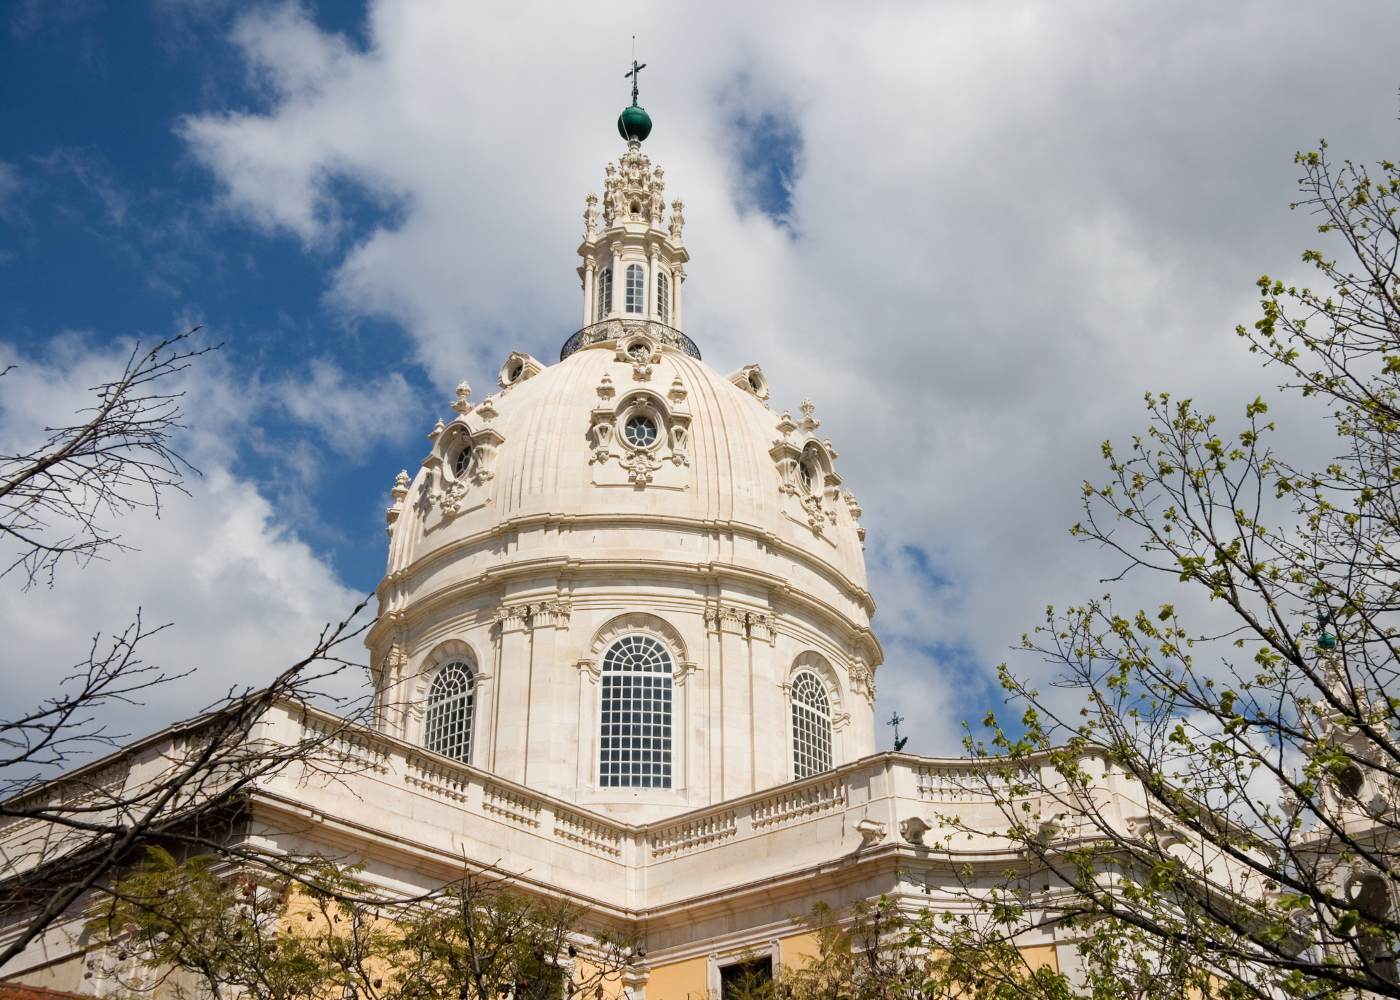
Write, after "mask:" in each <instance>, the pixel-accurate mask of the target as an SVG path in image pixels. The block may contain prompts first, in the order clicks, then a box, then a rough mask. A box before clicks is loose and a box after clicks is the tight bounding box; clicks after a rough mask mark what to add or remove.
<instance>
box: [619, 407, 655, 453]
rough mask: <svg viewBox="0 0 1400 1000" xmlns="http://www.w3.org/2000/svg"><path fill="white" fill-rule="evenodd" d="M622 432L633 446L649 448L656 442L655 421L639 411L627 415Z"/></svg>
mask: <svg viewBox="0 0 1400 1000" xmlns="http://www.w3.org/2000/svg"><path fill="white" fill-rule="evenodd" d="M622 434H623V436H624V437H625V438H627V443H628V444H630V445H631V446H632V447H633V448H650V447H651V446H652V445H654V444H655V443H656V421H655V420H653V419H651V417H648V416H646V415H644V414H640V413H639V414H637V415H636V416H634V417H628V418H627V423H626V424H624V425H623V427H622Z"/></svg>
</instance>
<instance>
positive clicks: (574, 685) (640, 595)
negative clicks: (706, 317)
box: [366, 106, 883, 822]
mask: <svg viewBox="0 0 1400 1000" xmlns="http://www.w3.org/2000/svg"><path fill="white" fill-rule="evenodd" d="M634 112H635V115H639V116H640V118H637V117H635V115H634V116H633V121H634V122H640V123H644V124H647V125H648V126H649V120H648V119H646V117H645V112H643V111H642V110H641V108H639V107H635V106H634V107H632V108H629V109H628V110H627V111H626V112H624V113H623V121H622V122H621V123H620V126H626V125H627V122H628V118H629V115H630V114H632V113H634ZM624 134H627V132H626V130H625V129H624ZM644 134H645V132H644V131H643V132H641V133H638V132H637V130H636V129H633V132H632V135H631V138H640V137H642V136H643V135H644ZM664 187H665V183H664V179H663V172H662V170H661V168H660V167H656V166H653V165H652V164H651V163H650V161H649V160H648V158H647V157H646V156H645V155H644V154H643V153H642V152H641V151H640V149H639V147H638V145H637V143H636V142H633V141H629V144H628V149H627V151H626V152H625V153H624V154H623V155H622V156H621V157H620V159H619V161H618V163H617V164H615V165H613V164H610V165H609V166H608V168H607V171H606V176H605V185H604V189H603V196H602V198H601V200H600V199H599V198H598V196H597V195H589V196H588V199H587V202H586V208H585V211H584V237H583V242H582V244H581V245H580V246H579V248H578V254H579V256H580V258H581V264H580V266H579V269H578V274H579V278H580V284H581V288H582V292H583V302H582V314H583V323H584V325H583V327H582V328H581V329H580V330H579V331H578V332H577V333H575V334H574V335H573V336H572V337H570V338H569V340H568V341H567V342H566V344H565V345H564V348H563V350H562V351H561V352H560V360H559V361H558V362H557V363H555V364H552V365H546V364H543V363H542V362H540V361H539V360H537V359H535V358H533V357H531V356H530V355H529V354H526V353H523V352H520V351H516V352H512V353H511V354H510V355H509V356H508V357H507V358H506V359H505V361H504V363H503V364H502V365H501V367H500V370H499V375H498V377H497V383H498V385H499V387H500V388H499V391H497V392H493V393H492V394H490V395H488V396H486V397H485V398H484V399H482V400H481V401H480V402H476V403H474V402H473V401H472V393H471V389H470V387H469V386H468V385H467V383H465V382H463V383H462V384H461V385H460V386H459V387H458V390H457V399H456V401H455V402H454V403H453V404H452V409H453V411H455V412H454V414H453V416H452V419H451V420H450V421H445V422H444V421H441V420H440V421H439V422H438V424H437V426H435V427H434V428H433V430H432V432H431V433H430V434H429V445H428V450H427V454H426V455H424V456H423V457H422V460H421V462H420V463H419V466H418V468H417V470H416V472H415V473H414V474H413V475H409V473H408V471H407V470H405V471H404V472H402V473H400V474H399V477H398V479H397V481H396V482H395V485H394V488H393V491H392V495H393V505H392V506H391V507H390V508H389V510H388V512H387V515H388V522H389V558H388V568H387V573H386V575H385V577H384V579H383V581H382V582H381V583H380V585H379V588H378V598H379V610H380V613H379V617H378V619H377V620H376V622H375V624H374V626H373V628H372V629H371V630H370V632H369V634H368V636H367V638H366V642H367V645H368V646H369V648H370V669H371V673H372V675H373V678H374V683H375V689H376V693H377V697H378V698H379V703H380V726H381V728H382V729H383V730H384V731H386V732H387V733H389V734H390V735H392V736H395V737H398V738H401V739H404V740H406V741H408V742H410V743H414V744H417V745H419V746H421V747H423V748H424V750H425V752H426V753H428V754H433V755H436V758H433V759H435V760H438V763H436V764H433V765H432V766H434V767H441V766H447V765H446V764H445V763H443V762H442V761H441V758H451V759H454V760H456V761H458V762H460V763H462V764H465V765H468V766H471V767H475V768H480V769H483V770H485V771H488V772H491V773H493V774H496V775H499V776H501V777H502V778H505V779H508V780H509V781H513V782H517V783H520V784H523V785H528V786H530V787H532V788H536V789H539V790H541V791H545V792H548V793H550V794H552V795H554V796H557V797H558V798H561V799H564V800H565V801H572V802H577V803H579V804H580V805H584V806H586V807H588V808H590V809H596V810H600V811H603V812H607V813H611V814H613V815H615V816H617V817H618V818H622V819H626V820H628V821H636V822H645V821H650V820H653V819H656V818H659V817H662V816H666V815H672V814H675V813H679V812H684V811H686V810H688V809H693V808H697V807H700V806H704V805H708V804H711V803H714V802H718V801H722V800H726V799H731V798H734V797H736V796H742V795H747V794H749V793H752V792H755V791H758V790H760V789H764V788H770V787H773V786H776V785H780V784H783V783H785V782H788V781H793V780H797V779H802V778H808V777H813V776H815V775H819V774H821V773H822V772H824V771H826V770H830V769H831V768H833V767H838V766H840V765H841V764H844V763H848V762H850V761H853V760H856V759H858V758H860V757H863V756H865V755H867V754H870V753H873V752H874V750H875V721H874V706H875V686H874V673H875V669H876V668H877V667H878V666H879V664H880V661H881V659H882V655H883V654H882V653H881V650H880V646H879V643H878V642H877V641H876V639H875V636H874V634H873V633H872V631H871V628H870V616H871V614H872V613H873V611H874V605H873V602H872V601H871V599H870V594H869V592H868V591H867V589H866V577H865V560H864V552H863V540H864V537H865V532H864V529H863V528H862V527H861V526H860V514H861V510H860V505H859V504H858V503H856V501H855V498H854V497H853V496H851V494H850V492H849V491H847V490H846V489H845V488H844V487H843V486H842V483H841V477H840V475H839V474H838V473H837V470H836V458H837V455H836V452H835V450H834V449H833V448H832V446H831V443H830V442H829V441H827V440H825V439H824V438H821V437H819V436H818V433H817V432H818V429H819V427H820V423H819V421H818V420H817V418H816V415H815V408H814V407H813V406H812V404H811V403H809V402H806V401H803V403H802V405H801V407H800V408H799V413H798V416H797V417H795V418H794V417H793V415H792V414H791V413H790V412H788V411H778V412H775V411H774V410H773V409H770V407H769V402H768V401H769V394H770V391H771V387H770V386H769V383H768V380H767V378H766V377H765V376H764V374H763V371H762V369H761V368H760V367H759V366H758V365H757V364H749V365H745V366H744V367H742V368H740V369H738V370H737V371H734V372H732V373H730V374H728V375H721V374H720V373H719V372H718V371H716V370H715V369H714V368H712V367H710V365H709V364H707V363H706V362H705V361H704V360H702V359H701V356H700V351H699V349H698V348H697V347H696V346H695V344H694V342H693V341H692V340H691V339H690V338H689V337H688V336H686V334H685V333H683V332H682V327H683V321H684V300H685V296H684V294H683V290H684V285H685V280H686V271H685V265H686V263H687V262H688V261H689V259H690V257H689V254H688V252H687V251H686V249H685V246H684V243H683V226H684V215H683V213H682V209H683V205H682V203H681V202H680V201H679V200H675V201H672V202H671V203H670V205H669V211H668V206H667V204H666V202H665V200H664V197H663V194H664ZM600 204H601V213H600V211H599V209H600ZM600 215H601V218H600ZM425 759H427V758H425ZM502 788H504V786H502ZM502 794H503V795H508V793H507V792H504V791H503V792H502ZM502 801H503V802H504V801H505V800H502ZM501 808H503V809H504V808H509V806H508V804H503V805H501Z"/></svg>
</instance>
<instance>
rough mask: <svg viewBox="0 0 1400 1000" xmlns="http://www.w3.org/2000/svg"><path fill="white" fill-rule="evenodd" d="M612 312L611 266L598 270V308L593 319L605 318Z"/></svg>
mask: <svg viewBox="0 0 1400 1000" xmlns="http://www.w3.org/2000/svg"><path fill="white" fill-rule="evenodd" d="M611 312H612V268H610V267H605V268H603V269H602V270H601V271H599V272H598V308H597V310H596V315H595V319H597V320H599V321H601V320H603V319H606V318H607V316H608V314H609V313H611Z"/></svg>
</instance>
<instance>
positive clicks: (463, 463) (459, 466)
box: [452, 444, 472, 479]
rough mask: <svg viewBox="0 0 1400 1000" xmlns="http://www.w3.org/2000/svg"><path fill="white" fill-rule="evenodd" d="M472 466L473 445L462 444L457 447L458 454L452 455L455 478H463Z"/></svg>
mask: <svg viewBox="0 0 1400 1000" xmlns="http://www.w3.org/2000/svg"><path fill="white" fill-rule="evenodd" d="M471 467H472V446H471V445H469V444H464V445H462V447H461V448H459V449H457V454H455V455H453V456H452V476H453V478H454V479H461V478H462V477H463V476H465V475H466V474H467V472H468V471H470V469H471Z"/></svg>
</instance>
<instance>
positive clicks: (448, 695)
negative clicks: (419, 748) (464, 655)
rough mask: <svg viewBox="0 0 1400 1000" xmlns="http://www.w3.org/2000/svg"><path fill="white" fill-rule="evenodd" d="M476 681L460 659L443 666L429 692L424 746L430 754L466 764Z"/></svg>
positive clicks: (470, 740)
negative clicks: (440, 755)
mask: <svg viewBox="0 0 1400 1000" xmlns="http://www.w3.org/2000/svg"><path fill="white" fill-rule="evenodd" d="M475 688H476V679H475V678H474V677H473V676H472V668H471V667H469V666H468V665H467V664H465V663H463V662H461V661H460V660H453V661H452V662H451V663H445V664H443V666H442V667H441V669H439V670H438V672H437V676H436V677H434V678H433V684H432V687H430V688H429V689H428V718H427V721H426V722H425V723H424V725H423V745H424V746H426V747H427V748H428V749H429V750H431V751H432V752H433V753H440V754H442V755H443V756H444V757H451V758H452V759H453V760H460V761H462V762H463V763H467V762H469V761H470V760H471V755H472V702H473V701H474V700H475Z"/></svg>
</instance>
